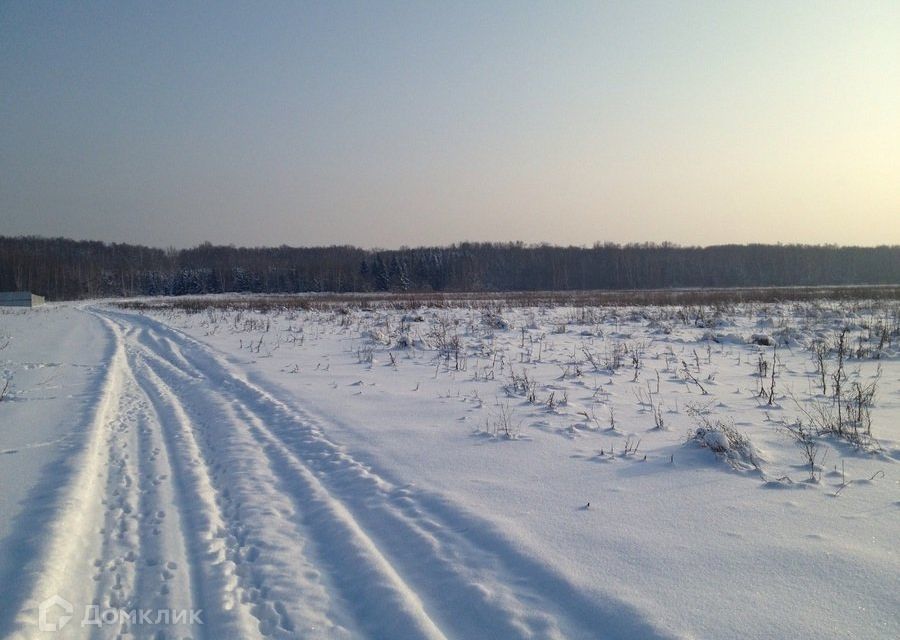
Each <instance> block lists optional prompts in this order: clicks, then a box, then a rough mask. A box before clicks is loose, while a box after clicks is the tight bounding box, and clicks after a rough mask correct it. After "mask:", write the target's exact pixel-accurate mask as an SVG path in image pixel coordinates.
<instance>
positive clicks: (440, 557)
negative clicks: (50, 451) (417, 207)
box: [13, 309, 660, 639]
mask: <svg viewBox="0 0 900 640" xmlns="http://www.w3.org/2000/svg"><path fill="white" fill-rule="evenodd" d="M90 312H91V313H92V314H94V315H95V316H96V317H97V318H98V319H99V320H100V321H102V322H103V323H104V325H105V326H106V327H107V330H108V333H109V336H110V340H111V341H112V345H113V346H112V348H110V349H109V353H110V354H111V355H110V359H109V362H108V365H107V368H106V374H105V381H104V383H103V392H102V394H101V395H100V396H99V398H98V402H97V406H96V415H95V417H94V420H93V424H92V426H91V428H90V430H89V431H88V433H87V438H88V441H87V443H86V447H85V449H84V450H83V452H82V455H83V460H82V464H81V466H80V470H79V472H78V473H77V475H76V476H75V477H73V478H72V480H71V483H70V486H67V487H66V488H65V490H66V491H67V492H68V495H67V497H66V500H65V502H64V504H65V505H66V508H65V510H64V513H63V514H62V516H61V517H60V518H59V519H57V520H56V521H55V522H54V529H53V532H52V534H51V535H49V536H48V542H47V548H46V549H45V550H44V552H43V553H42V554H41V557H42V560H41V562H40V563H39V566H36V567H33V568H32V573H31V575H32V576H33V578H34V580H33V584H31V585H30V588H29V589H27V590H25V591H23V592H20V593H18V594H16V596H17V597H19V598H20V607H19V611H20V612H19V614H18V615H17V616H16V618H15V623H14V627H15V628H14V634H13V635H20V636H22V637H33V636H34V635H35V629H36V627H37V624H36V622H37V621H36V616H37V615H38V613H39V611H38V609H37V605H38V604H39V603H40V602H42V601H44V600H45V599H46V598H49V597H51V596H60V597H62V598H64V599H65V601H66V602H67V603H70V604H71V605H72V608H73V609H74V612H75V613H74V617H73V619H72V620H70V621H69V622H67V623H66V625H65V626H64V627H63V628H62V629H61V630H60V631H58V632H56V631H54V632H52V633H49V634H48V635H50V636H52V637H84V636H88V635H92V636H96V637H117V636H118V634H120V633H122V632H123V631H129V630H130V631H131V632H132V633H134V634H135V635H136V636H137V637H152V636H153V634H154V633H156V632H163V633H165V634H166V636H165V637H169V636H172V637H175V636H178V637H186V636H190V637H192V638H200V637H205V638H254V637H322V638H339V637H363V636H364V637H373V638H375V637H381V638H394V639H399V638H475V637H482V638H486V637H491V638H516V637H540V638H554V637H559V638H563V637H565V638H578V637H583V638H593V637H604V636H606V637H626V636H628V637H638V636H640V637H656V636H659V635H660V634H659V632H658V631H657V630H654V629H652V628H650V627H648V626H647V625H645V624H644V623H642V622H641V620H640V618H639V617H631V616H628V615H623V611H625V612H627V605H625V604H623V603H621V602H607V603H603V602H597V601H593V600H588V599H587V598H586V597H584V596H583V595H581V594H579V592H578V590H577V589H575V588H573V587H572V586H571V585H569V584H568V583H567V582H566V581H565V580H564V579H563V578H562V577H561V576H559V575H555V574H554V573H553V572H552V571H550V570H549V569H548V568H547V567H546V566H545V565H542V564H540V563H537V562H535V561H534V560H532V559H531V558H529V557H528V556H527V555H525V554H524V553H522V552H521V551H520V550H518V549H517V548H515V547H514V546H512V545H511V544H510V543H509V542H508V541H506V540H505V539H503V538H502V537H501V536H497V535H494V533H492V530H491V529H490V528H489V527H487V526H486V525H484V524H483V523H481V522H478V521H476V520H475V519H473V518H472V517H471V516H470V515H467V514H465V513H462V512H459V511H456V510H455V509H454V506H453V505H452V504H450V503H448V502H446V501H444V500H441V499H438V498H436V497H434V496H430V495H428V494H424V493H418V492H417V491H416V490H415V489H414V488H412V487H410V486H397V485H395V484H392V483H391V482H390V481H388V480H386V479H385V478H383V477H380V476H379V475H377V474H376V473H374V472H373V471H372V470H371V469H369V468H367V467H366V465H364V464H361V463H360V462H358V461H357V460H356V459H354V458H353V456H352V455H350V454H349V453H348V452H347V451H346V450H345V449H343V448H342V447H341V446H338V445H336V444H335V443H333V442H331V441H330V440H329V439H328V437H327V436H326V435H325V433H324V431H325V429H323V427H324V426H325V425H323V424H322V423H321V419H320V418H317V417H314V416H312V415H309V414H308V413H306V412H304V410H303V409H302V408H301V407H299V406H296V405H295V404H294V403H292V402H291V401H290V399H285V398H283V397H279V396H278V394H277V392H270V391H268V390H266V389H264V388H262V387H261V386H259V385H258V384H255V383H251V382H250V381H248V380H247V379H246V378H245V377H243V376H242V375H241V374H240V372H238V371H236V370H234V369H233V368H231V367H229V365H228V364H227V363H226V362H225V361H224V360H223V359H221V358H219V357H218V356H217V355H216V354H214V353H213V352H212V351H211V350H210V349H209V348H208V347H206V346H205V345H203V344H201V343H199V342H197V341H195V340H193V339H191V338H189V337H187V336H185V335H184V334H182V333H180V332H178V331H175V330H173V329H171V328H170V327H168V326H166V325H163V324H161V323H159V322H157V321H156V320H153V319H150V318H148V317H144V316H139V315H134V314H128V313H119V312H115V311H110V310H108V309H102V310H101V309H91V310H90ZM26 582H27V581H26ZM184 610H191V611H198V610H199V611H201V612H202V613H200V614H199V615H200V618H201V619H202V624H194V625H191V626H190V628H189V629H188V628H185V627H183V626H182V627H179V626H177V625H173V624H172V622H173V620H175V619H176V617H175V612H179V611H184ZM113 611H119V612H123V611H124V612H144V611H150V612H153V613H151V614H150V615H148V616H147V617H146V618H144V619H138V620H137V622H138V624H135V619H134V618H132V619H131V620H129V618H128V615H121V614H120V615H118V616H116V615H114V614H113V613H110V612H113ZM159 611H167V612H168V613H167V616H168V617H167V618H162V617H161V616H160V614H158V613H156V612H159ZM82 612H86V613H84V614H83V613H82ZM97 620H100V622H101V623H102V624H96V622H97ZM178 620H179V622H180V623H184V622H186V621H188V618H186V617H185V614H181V617H180V618H178ZM611 621H615V622H614V623H613V624H610V622H611ZM84 622H88V623H91V622H93V623H95V624H83V623H84Z"/></svg>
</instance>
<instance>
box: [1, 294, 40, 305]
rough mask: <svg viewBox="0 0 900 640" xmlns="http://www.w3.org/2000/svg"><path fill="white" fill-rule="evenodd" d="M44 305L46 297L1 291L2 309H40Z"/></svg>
mask: <svg viewBox="0 0 900 640" xmlns="http://www.w3.org/2000/svg"><path fill="white" fill-rule="evenodd" d="M42 304H44V296H38V295H35V294H33V293H31V292H30V291H0V307H39V306H41V305H42Z"/></svg>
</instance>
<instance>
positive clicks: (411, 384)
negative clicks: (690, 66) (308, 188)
mask: <svg viewBox="0 0 900 640" xmlns="http://www.w3.org/2000/svg"><path fill="white" fill-rule="evenodd" d="M243 300H244V301H243V303H242V306H243V307H249V308H241V309H238V308H234V307H229V305H228V304H227V300H226V299H223V298H209V299H207V300H200V301H199V302H197V303H196V304H194V305H193V308H192V309H187V310H184V309H182V310H179V309H174V308H171V307H168V306H167V304H166V302H165V301H160V300H155V301H147V304H145V305H142V308H141V309H138V310H135V309H124V308H120V307H117V306H115V305H113V304H107V303H99V302H98V303H79V304H75V303H72V304H56V305H47V306H46V307H43V308H39V309H34V310H4V311H0V368H2V374H3V379H2V380H0V389H4V391H3V394H2V395H3V398H2V400H0V465H2V466H0V636H2V637H14V638H32V637H47V638H64V637H66V638H67V637H73V638H78V637H97V638H118V637H135V638H145V637H153V638H170V637H171V638H210V639H217V638H260V637H271V638H389V639H396V640H402V639H405V638H478V639H482V638H483V639H488V638H491V639H494V638H498V639H499V638H560V639H562V638H601V639H602V638H897V637H900V557H898V548H900V545H898V543H900V303H897V302H896V301H887V302H886V301H881V302H841V303H837V302H828V301H820V302H809V301H807V302H803V303H796V304H790V303H781V304H765V305H764V304H749V303H747V304H741V305H721V306H719V307H714V306H679V307H674V306H669V307H651V306H643V307H625V306H619V307H589V306H587V307H558V306H548V307H512V308H511V307H509V306H507V305H506V304H504V303H503V302H502V301H495V302H493V303H490V304H484V303H481V304H468V305H467V306H464V307H460V308H434V307H420V308H415V307H410V308H403V309H390V308H386V307H384V306H379V305H378V304H368V303H366V305H364V308H359V307H358V306H354V307H347V308H343V307H341V306H340V305H338V304H330V305H328V304H322V305H316V308H312V309H309V308H308V309H299V308H298V309H292V308H285V307H279V306H278V305H275V306H271V305H269V306H268V308H267V309H266V310H260V309H256V310H254V308H253V307H254V305H253V304H252V302H251V303H250V304H249V305H248V304H247V299H246V298H245V299H243ZM187 306H191V305H187ZM260 306H261V305H260ZM404 306H409V305H404ZM5 380H8V381H9V384H8V385H6V384H5V382H4V381H5ZM48 599H49V600H48ZM42 603H44V604H45V606H43V607H42V606H41V604H42ZM57 628H59V629H58V630H57Z"/></svg>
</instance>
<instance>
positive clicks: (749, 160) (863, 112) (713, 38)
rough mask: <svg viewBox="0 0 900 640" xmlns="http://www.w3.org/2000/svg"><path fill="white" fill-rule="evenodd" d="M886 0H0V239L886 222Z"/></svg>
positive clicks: (497, 235) (182, 239)
mask: <svg viewBox="0 0 900 640" xmlns="http://www.w3.org/2000/svg"><path fill="white" fill-rule="evenodd" d="M898 64H900V3H898V2H896V1H892V2H880V3H879V2H843V3H830V2H778V3H774V2H747V3H744V2H731V1H729V2H616V3H612V2H594V3H572V2H545V3H528V2H462V3H435V2H403V3H397V2H391V3H387V2H374V1H370V2H328V3H308V2H284V3H277V2H247V3H235V2H210V3H189V2H143V3H130V2H104V3H89V2H77V3H67V2H49V3H44V2H8V1H5V0H0V234H4V235H18V234H40V235H53V236H55V235H65V236H70V237H77V238H92V239H102V240H115V241H128V242H139V243H144V244H151V245H162V246H167V245H175V246H185V245H191V244H195V243H197V242H200V241H203V240H210V241H212V242H215V243H235V244H243V245H258V244H282V243H285V244H292V245H305V244H331V243H341V244H343V243H350V244H358V245H362V246H382V247H394V246H399V245H402V244H405V245H420V244H435V243H449V242H454V241H461V240H524V241H527V242H537V241H548V242H552V243H561V244H570V243H571V244H592V243H593V242H595V241H607V240H609V241H618V242H627V241H645V240H646V241H663V240H670V241H675V242H679V243H684V244H712V243H721V242H753V241H765V242H777V241H781V242H816V243H818V242H836V243H854V244H879V243H900V224H898V222H897V221H898V219H900V186H898V185H900V72H898Z"/></svg>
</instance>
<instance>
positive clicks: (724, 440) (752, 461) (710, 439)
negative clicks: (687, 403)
mask: <svg viewBox="0 0 900 640" xmlns="http://www.w3.org/2000/svg"><path fill="white" fill-rule="evenodd" d="M700 422H701V424H700V425H699V426H697V427H696V428H695V429H694V430H693V431H691V432H690V434H689V435H688V442H692V443H695V444H697V445H699V446H701V447H703V448H706V449H709V450H710V451H712V452H713V453H715V454H716V455H718V456H720V457H721V458H723V459H724V460H725V461H726V462H727V463H728V464H729V465H731V466H732V467H733V468H734V469H738V470H748V469H759V467H760V462H761V458H760V455H759V452H758V451H757V449H756V447H755V446H754V445H753V443H752V442H751V441H750V438H749V437H748V436H747V435H746V434H744V433H741V432H740V431H738V430H737V429H736V428H735V426H734V425H733V424H728V423H725V422H723V421H722V420H715V421H710V420H709V419H707V418H706V417H704V416H700Z"/></svg>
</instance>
